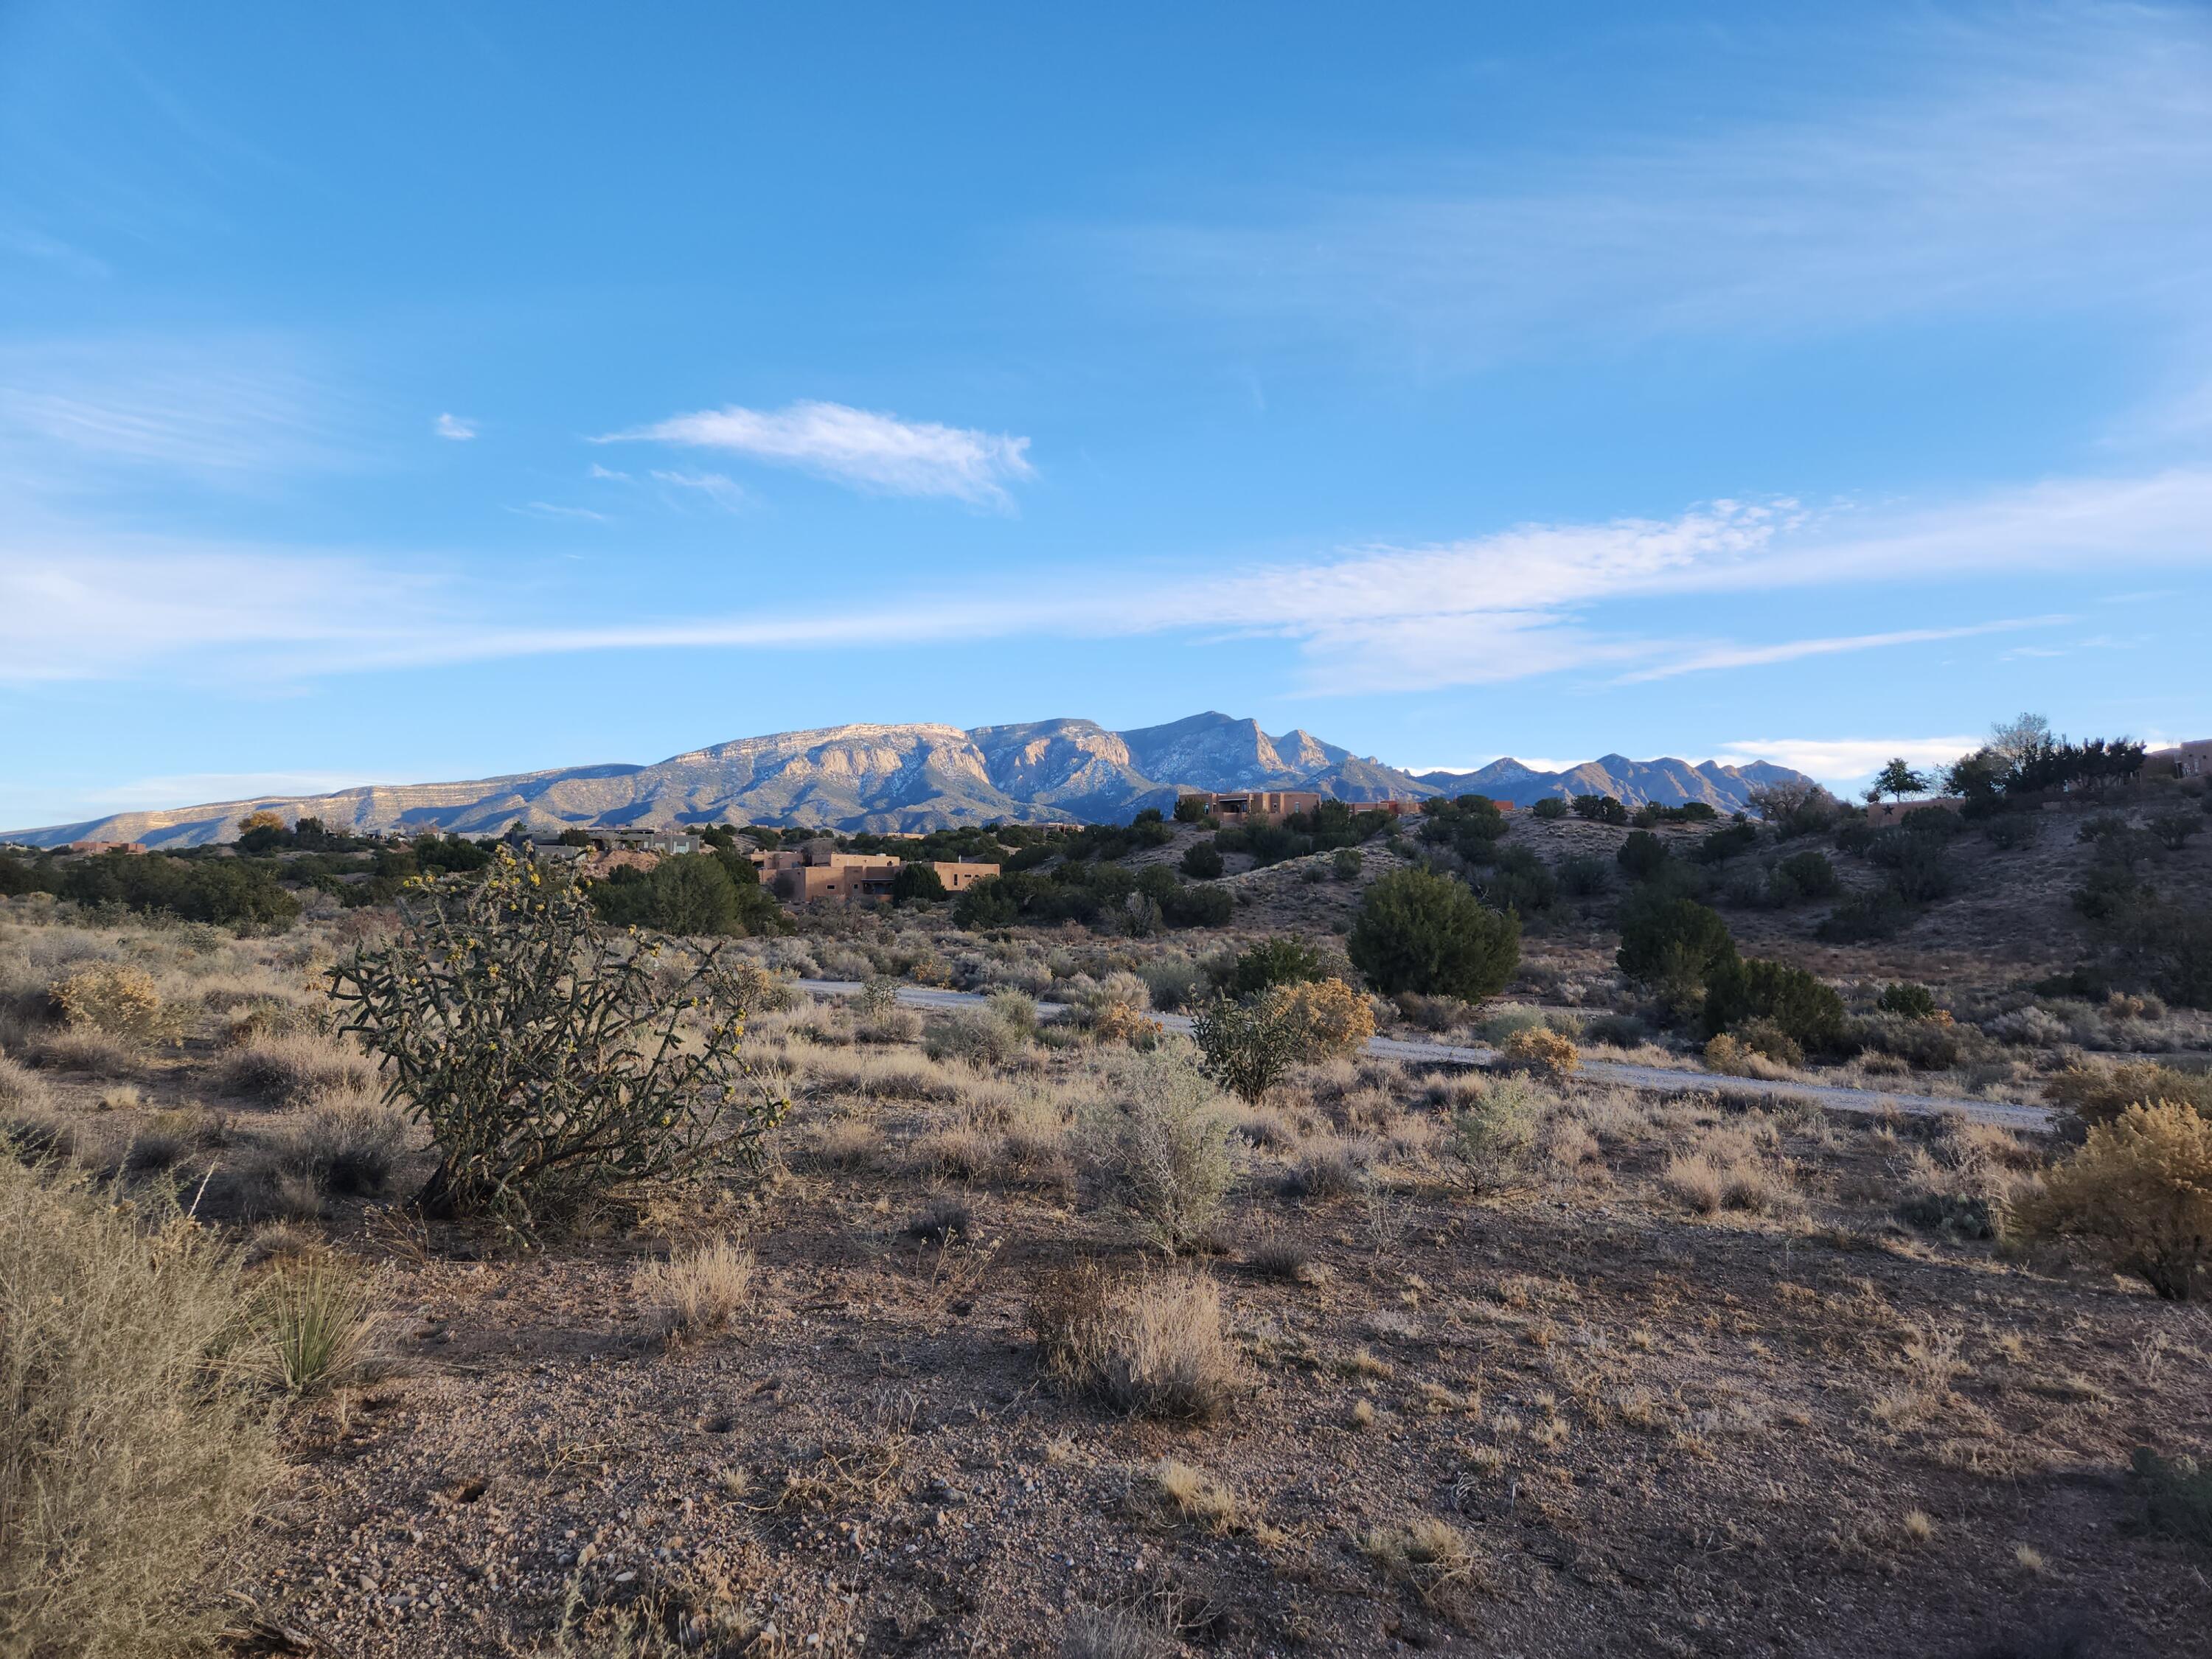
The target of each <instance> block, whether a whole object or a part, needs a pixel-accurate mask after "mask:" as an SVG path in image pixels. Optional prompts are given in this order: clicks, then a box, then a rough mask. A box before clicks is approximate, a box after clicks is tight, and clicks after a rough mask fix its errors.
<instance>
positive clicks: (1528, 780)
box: [1415, 754, 1812, 812]
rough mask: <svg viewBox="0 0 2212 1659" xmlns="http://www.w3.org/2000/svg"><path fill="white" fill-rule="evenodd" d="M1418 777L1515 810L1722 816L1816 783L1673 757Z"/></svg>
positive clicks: (1777, 769)
mask: <svg viewBox="0 0 2212 1659" xmlns="http://www.w3.org/2000/svg"><path fill="white" fill-rule="evenodd" d="M1415 776H1417V777H1418V778H1419V779H1420V781H1422V782H1424V783H1425V784H1428V785H1430V786H1431V787H1433V788H1436V789H1438V790H1441V791H1443V793H1447V794H1478V795H1488V796H1489V797H1490V798H1491V799H1493V800H1510V801H1511V802H1512V803H1513V804H1514V805H1516V806H1531V805H1534V804H1535V803H1536V802H1538V801H1540V800H1542V799H1546V798H1547V797H1556V798H1558V799H1562V800H1571V799H1573V798H1574V797H1575V796H1577V795H1611V796H1612V797H1613V799H1616V800H1618V801H1620V803H1621V805H1624V806H1641V805H1644V803H1645V802H1646V801H1656V802H1657V803H1658V804H1659V805H1662V806H1681V805H1686V804H1687V803H1689V802H1691V801H1703V802H1704V803H1705V805H1708V806H1711V808H1713V810H1714V811H1720V812H1736V811H1742V810H1743V809H1744V808H1745V807H1746V806H1747V805H1749V804H1750V797H1751V792H1752V791H1753V790H1754V789H1759V788H1765V787H1768V786H1770V785H1772V784H1777V783H1785V782H1793V781H1795V782H1806V783H1809V782H1811V781H1812V780H1811V779H1809V778H1808V777H1806V776H1805V775H1804V774H1803V773H1802V772H1793V771H1791V770H1790V769H1789V768H1788V767H1786V766H1777V765H1775V764H1774V763H1772V762H1771V761H1747V762H1746V763H1744V764H1742V765H1741V766H1724V765H1723V764H1722V763H1720V762H1718V761H1699V762H1698V763H1696V764H1694V765H1693V764H1692V763H1690V762H1688V761H1686V760H1678V759H1676V758H1675V757H1673V756H1671V755H1668V756H1662V757H1659V758H1658V759H1656V760H1648V761H1639V760H1631V759H1630V758H1629V757H1627V756H1626V755H1620V754H1612V755H1601V756H1599V757H1598V758H1597V759H1595V760H1594V761H1583V762H1582V763H1580V764H1579V765H1576V766H1570V767H1566V768H1564V769H1561V770H1559V771H1557V772H1547V771H1544V770H1541V769H1539V768H1536V767H1533V766H1526V765H1523V764H1522V763H1521V762H1519V761H1517V760H1515V759H1514V758H1513V757H1511V756H1510V755H1503V756H1500V757H1498V759H1496V760H1494V761H1492V762H1491V763H1490V764H1489V765H1487V766H1484V767H1480V768H1477V769H1475V770H1474V771H1472V772H1443V771H1431V772H1420V773H1416V774H1415Z"/></svg>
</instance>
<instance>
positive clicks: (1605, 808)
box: [1573, 795, 1628, 823]
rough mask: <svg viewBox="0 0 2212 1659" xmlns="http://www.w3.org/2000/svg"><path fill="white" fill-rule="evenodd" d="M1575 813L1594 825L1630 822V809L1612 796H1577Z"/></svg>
mask: <svg viewBox="0 0 2212 1659" xmlns="http://www.w3.org/2000/svg"><path fill="white" fill-rule="evenodd" d="M1573 811H1574V815H1575V816H1576V817H1578V818H1588V819H1589V820H1590V821H1591V822H1592V823H1627V822H1628V809H1627V808H1626V806H1623V805H1621V804H1620V802H1619V801H1617V800H1615V799H1613V797H1612V796H1611V795H1577V796H1576V797H1575V799H1574V802H1573Z"/></svg>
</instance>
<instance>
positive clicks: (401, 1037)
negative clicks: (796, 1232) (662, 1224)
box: [331, 850, 787, 1232]
mask: <svg viewBox="0 0 2212 1659" xmlns="http://www.w3.org/2000/svg"><path fill="white" fill-rule="evenodd" d="M495 856H496V860H497V861H496V862H495V863H494V864H493V865H492V866H491V867H490V868H489V870H488V871H486V872H484V873H483V875H481V876H477V877H474V878H468V877H457V878H448V879H447V880H445V881H442V882H440V883H437V884H434V885H429V886H426V887H423V888H422V889H419V890H417V891H416V892H415V893H413V894H411V895H410V896H407V897H406V898H405V899H404V900H403V901H402V906H401V916H402V922H401V931H400V933H399V936H398V939H395V940H394V941H393V943H392V944H391V945H389V946H386V948H384V949H381V950H378V951H356V952H355V953H354V955H353V956H352V957H349V958H348V959H347V960H346V961H344V962H343V963H340V964H339V965H338V966H337V967H336V968H334V969H331V997H332V999H333V1000H335V1001H336V1002H337V1004H338V1005H339V1006H340V1007H341V1008H343V1009H344V1010H346V1011H347V1019H346V1023H345V1024H344V1026H343V1029H344V1030H347V1031H349V1032H353V1033H355V1034H356V1035H357V1036H359V1037H360V1038H361V1040H362V1046H363V1047H364V1048H367V1049H368V1051H369V1052H370V1053H371V1054H377V1055H380V1056H381V1057H382V1058H383V1060H384V1061H385V1066H386V1078H387V1079H388V1084H387V1090H386V1095H387V1097H388V1098H390V1099H392V1101H394V1102H396V1103H404V1104H405V1105H406V1107H407V1109H409V1111H410V1113H411V1114H412V1115H414V1117H415V1118H416V1120H417V1121H420V1122H422V1123H423V1124H424V1125H426V1126H427V1127H428V1129H429V1132H430V1138H431V1140H432V1143H433V1145H434V1146H435V1149H436V1152H437V1154H438V1167H437V1170H436V1171H435V1173H434V1174H433V1175H432V1176H431V1178H430V1180H429V1182H428V1184H427V1185H426V1186H425V1187H424V1188H423V1189H422V1193H421V1194H418V1196H417V1202H418V1203H419V1204H420V1205H421V1206H422V1207H423V1209H425V1210H426V1211H427V1212H429V1213H432V1214H434V1215H441V1216H451V1217H465V1216H484V1217H488V1218H493V1219H495V1220H497V1221H500V1222H501V1223H502V1224H503V1225H507V1227H509V1228H510V1229H513V1230H514V1231H523V1232H527V1231H532V1230H534V1229H535V1228H537V1227H538V1226H540V1225H544V1223H546V1222H547V1221H549V1220H552V1219H556V1218H560V1217H562V1216H563V1215H565V1214H568V1213H570V1212H574V1210H575V1209H577V1208H578V1207H579V1206H582V1205H584V1204H586V1203H587V1202H588V1201H589V1200H591V1199H592V1197H593V1196H594V1195H595V1194H599V1193H600V1192H601V1191H603V1190H605V1188H609V1187H611V1186H612V1185H615V1184H617V1183H638V1182H668V1181H674V1180H678V1179H682V1178H685V1177H689V1176H696V1175H699V1174H702V1173H705V1172H707V1171H708V1170H714V1169H718V1168H732V1167H757V1165H758V1164H759V1161H760V1142H761V1139H762V1138H763V1136H764V1135H765V1134H766V1133H767V1131H768V1130H769V1128H771V1127H774V1126H775V1124H776V1123H777V1122H778V1121H781V1118H782V1116H783V1114H784V1111H785V1110H786V1108H787V1103H786V1102H785V1101H784V1100H783V1098H782V1097H781V1096H779V1095H776V1094H775V1093H774V1092H773V1091H770V1090H768V1089H766V1088H764V1087H762V1086H759V1085H757V1080H756V1079H754V1077H753V1076H752V1074H751V1073H750V1070H749V1069H748V1068H747V1067H746V1066H745V1065H744V1061H743V1060H742V1059H741V1057H740V1054H739V1052H738V1050H739V1044H740V1042H741V1041H742V1039H743V1036H744V1014H743V1009H744V1006H745V1004H746V1000H747V999H748V997H749V995H750V987H749V986H748V985H747V984H746V983H745V982H744V980H743V977H742V976H741V975H738V974H735V973H733V972H732V971H731V970H730V969H726V968H725V967H724V966H723V965H722V963H721V962H720V957H719V954H718V951H719V947H717V948H716V949H710V950H708V951H705V952H703V953H702V954H701V955H699V956H698V957H696V958H693V959H691V960H690V962H689V963H684V962H683V961H681V960H680V959H679V958H678V957H675V956H674V955H673V954H672V953H671V952H669V951H666V950H665V949H664V948H663V946H662V945H660V944H659V943H658V942H655V941H651V940H643V941H641V940H638V939H632V938H629V937H628V936H625V935H609V934H607V933H604V932H602V931H601V929H600V928H599V926H598V925H597V922H596V919H595V917H594V916H593V914H592V905H591V903H590V902H589V901H587V900H586V898H585V896H583V895H582V894H581V893H580V892H579V891H578V890H576V889H574V887H572V886H569V885H568V884H564V883H561V882H558V881H549V880H547V879H545V878H544V875H543V873H542V872H539V871H538V870H536V869H533V868H531V867H529V866H526V865H524V864H522V863H520V861H518V860H516V859H514V857H513V855H512V854H508V853H507V852H505V851H504V850H502V851H501V852H500V853H499V854H496V855H495ZM674 862H679V863H694V862H696V863H698V864H701V865H702V866H706V867H708V868H714V866H713V865H712V864H711V861H709V860H705V859H703V858H702V859H684V860H674ZM715 873H716V874H717V876H720V871H719V870H716V872H715Z"/></svg>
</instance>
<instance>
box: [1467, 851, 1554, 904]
mask: <svg viewBox="0 0 2212 1659" xmlns="http://www.w3.org/2000/svg"><path fill="white" fill-rule="evenodd" d="M1474 886H1475V890H1476V891H1478V892H1479V893H1480V894H1481V895H1482V898H1483V902H1485V903H1486V904H1488V905H1489V906H1490V907H1491V908H1492V909H1496V910H1515V911H1518V912H1519V913H1520V914H1521V915H1541V914H1542V913H1543V912H1545V911H1547V910H1549V909H1550V908H1552V907H1553V905H1555V904H1557V903H1558V902H1559V878H1558V877H1557V876H1555V875H1553V873H1552V867H1551V866H1549V865H1547V864H1546V863H1545V862H1544V860H1541V859H1540V858H1538V857H1537V856H1536V855H1535V854H1534V853H1532V852H1530V851H1529V850H1528V848H1525V847H1509V848H1505V849H1504V851H1503V852H1501V853H1500V854H1498V862H1497V864H1496V865H1495V866H1493V867H1492V869H1491V870H1489V871H1488V872H1486V873H1485V874H1484V875H1482V876H1481V877H1480V878H1479V879H1478V880H1477V881H1476V882H1475V884H1474Z"/></svg>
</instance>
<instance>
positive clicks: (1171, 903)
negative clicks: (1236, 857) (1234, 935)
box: [1159, 887, 1237, 927]
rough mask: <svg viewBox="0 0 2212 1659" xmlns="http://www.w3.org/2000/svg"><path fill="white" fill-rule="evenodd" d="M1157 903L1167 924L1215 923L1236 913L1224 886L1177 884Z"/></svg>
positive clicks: (1229, 893)
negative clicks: (1177, 885) (1186, 885)
mask: <svg viewBox="0 0 2212 1659" xmlns="http://www.w3.org/2000/svg"><path fill="white" fill-rule="evenodd" d="M1159 904H1160V916H1161V919H1162V920H1163V921H1165V922H1166V923H1167V925H1168V926H1169V927H1221V926H1223V925H1224V924H1225V923H1226V922H1227V921H1229V919H1230V918H1231V916H1233V915H1236V914H1237V900H1236V898H1235V897H1234V896H1232V895H1231V892H1230V890H1228V889H1227V888H1226V887H1178V888H1177V889H1176V890H1175V891H1174V892H1172V893H1170V894H1169V895H1168V896H1166V897H1164V898H1163V899H1161V900H1160V902H1159Z"/></svg>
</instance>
